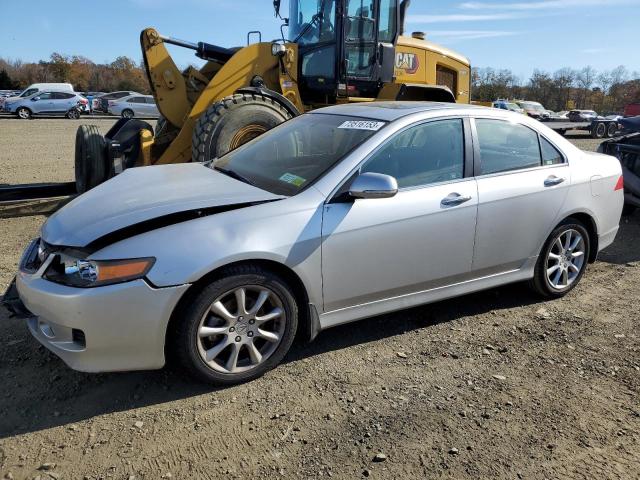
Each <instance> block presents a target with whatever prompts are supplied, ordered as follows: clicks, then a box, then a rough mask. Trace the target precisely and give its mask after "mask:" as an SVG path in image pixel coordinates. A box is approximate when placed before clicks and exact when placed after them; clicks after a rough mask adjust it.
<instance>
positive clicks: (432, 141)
mask: <svg viewBox="0 0 640 480" xmlns="http://www.w3.org/2000/svg"><path fill="white" fill-rule="evenodd" d="M361 172H375V173H383V174H385V175H391V176H392V177H394V178H395V179H396V180H398V186H399V187H400V188H407V187H416V186H421V185H429V184H432V183H439V182H446V181H451V180H456V179H459V178H463V176H464V130H463V126H462V120H460V119H454V120H438V121H434V122H429V123H425V124H422V125H417V126H415V127H411V128H408V129H407V130H404V131H403V132H400V133H399V134H397V135H396V136H394V137H393V138H392V139H390V140H389V141H388V142H387V144H386V145H384V146H383V147H382V149H381V150H379V151H378V152H376V153H375V154H374V155H373V157H372V158H370V159H369V160H368V161H367V163H366V164H365V165H364V166H363V167H362V169H361Z"/></svg>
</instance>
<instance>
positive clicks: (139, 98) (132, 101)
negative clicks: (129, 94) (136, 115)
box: [129, 97, 145, 103]
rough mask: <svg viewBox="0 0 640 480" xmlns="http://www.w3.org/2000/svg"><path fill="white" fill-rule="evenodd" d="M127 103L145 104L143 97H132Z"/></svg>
mask: <svg viewBox="0 0 640 480" xmlns="http://www.w3.org/2000/svg"><path fill="white" fill-rule="evenodd" d="M129 103H145V100H144V98H143V97H133V98H130V99H129Z"/></svg>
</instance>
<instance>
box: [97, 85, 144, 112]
mask: <svg viewBox="0 0 640 480" xmlns="http://www.w3.org/2000/svg"><path fill="white" fill-rule="evenodd" d="M131 95H140V94H139V93H138V92H131V91H128V90H127V91H120V92H111V93H105V94H104V95H102V96H100V97H98V98H94V99H93V111H94V112H103V113H107V112H108V111H109V100H118V99H120V98H124V97H129V96H131Z"/></svg>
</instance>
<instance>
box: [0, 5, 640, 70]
mask: <svg viewBox="0 0 640 480" xmlns="http://www.w3.org/2000/svg"><path fill="white" fill-rule="evenodd" d="M28 3H29V8H28V11H27V13H21V12H25V4H24V1H23V0H0V6H2V11H3V12H12V13H11V17H10V18H11V19H12V20H11V21H6V20H5V21H3V22H2V27H1V28H0V56H1V57H9V58H14V59H15V58H20V59H23V60H26V61H35V60H39V59H43V58H48V57H49V55H50V54H51V53H52V52H54V51H57V52H60V53H64V54H70V55H71V54H78V55H84V56H86V57H88V58H90V59H91V60H93V61H95V62H106V61H111V60H113V59H114V58H115V57H116V56H118V55H127V56H130V57H132V58H134V59H135V60H140V58H141V54H140V47H139V43H138V42H139V32H140V31H141V30H142V29H143V28H145V27H147V26H153V27H156V28H157V29H158V30H159V31H160V32H161V33H162V34H164V35H169V36H173V37H176V38H181V39H185V40H193V41H207V42H209V43H214V44H218V45H222V46H238V45H244V44H245V43H246V32H247V31H249V30H261V31H262V32H263V35H264V38H265V39H268V40H270V39H273V38H276V37H278V36H279V27H280V22H279V21H278V20H276V19H275V18H274V16H273V9H272V6H271V3H272V2H271V0H110V1H105V0H103V1H96V0H65V1H64V2H61V1H58V2H52V1H51V0H32V1H30V2H28ZM287 8H288V0H283V11H284V12H286V10H287ZM19 19H22V20H24V21H22V20H19ZM25 22H26V23H25ZM639 25H640V0H532V1H517V0H511V1H510V0H506V1H499V0H486V1H485V0H478V1H466V0H440V1H435V0H413V1H412V5H411V8H410V10H409V17H408V30H409V31H414V30H420V31H424V32H426V33H427V36H428V38H430V39H431V40H433V41H436V42H438V43H441V44H443V45H445V46H448V47H450V48H453V49H454V50H457V51H459V52H460V53H463V54H464V55H466V56H468V57H469V58H470V59H471V62H472V64H473V65H474V66H479V67H483V66H492V67H496V68H510V69H511V70H512V71H513V72H514V73H516V74H517V75H519V76H522V77H523V78H525V77H527V76H528V75H529V74H530V73H531V72H532V71H533V69H534V68H541V69H545V70H555V69H558V68H561V67H564V66H569V67H573V68H579V67H583V66H586V65H591V66H593V67H594V68H596V69H598V70H603V69H611V68H614V67H616V66H618V65H621V64H623V65H625V66H626V67H627V68H628V69H629V70H630V71H634V70H635V71H639V70H640V52H639V51H638V44H639V43H640V38H639V34H638V32H639V31H640V27H639ZM172 53H173V54H174V56H175V58H176V61H177V63H178V64H179V65H180V66H185V65H187V64H189V63H193V64H195V65H198V64H199V61H198V59H196V58H195V57H193V56H192V53H191V52H189V51H187V50H182V49H176V48H172Z"/></svg>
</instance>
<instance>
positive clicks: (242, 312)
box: [170, 266, 298, 385]
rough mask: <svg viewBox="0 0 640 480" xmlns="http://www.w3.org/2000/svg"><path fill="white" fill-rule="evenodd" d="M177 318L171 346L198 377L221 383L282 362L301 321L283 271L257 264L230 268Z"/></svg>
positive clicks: (249, 377)
mask: <svg viewBox="0 0 640 480" xmlns="http://www.w3.org/2000/svg"><path fill="white" fill-rule="evenodd" d="M224 275H225V276H224V277H223V278H221V279H219V280H216V281H214V282H213V283H211V284H209V285H208V286H207V287H205V288H204V289H203V290H202V291H201V292H200V293H199V294H198V295H197V296H196V297H195V298H194V299H193V301H192V302H190V304H189V306H188V307H187V309H186V312H185V315H184V316H183V317H182V318H181V319H178V320H177V323H176V324H175V326H174V329H173V332H172V333H170V336H171V337H173V339H172V342H173V350H174V353H175V355H176V357H177V359H178V360H179V361H180V363H181V364H182V365H183V366H184V367H185V368H186V369H187V370H188V371H190V372H191V373H192V374H193V375H195V376H196V377H198V378H199V379H201V380H203V381H205V382H208V383H212V384H217V385H232V384H236V383H241V382H246V381H248V380H253V379H254V378H257V377H259V376H261V375H263V374H264V373H266V372H267V371H269V370H271V369H272V368H274V367H275V366H276V365H278V364H279V363H280V362H281V361H282V359H283V358H284V356H285V355H286V354H287V352H288V351H289V348H290V347H291V344H292V343H293V339H294V337H295V333H296V329H297V326H298V307H297V304H296V301H295V298H294V296H293V294H292V292H291V289H290V288H289V286H288V285H287V284H286V282H285V281H284V280H282V279H281V278H280V277H279V276H277V275H275V274H273V273H271V272H269V271H268V270H264V269H262V268H259V267H254V266H240V267H233V268H229V269H228V270H227V271H226V272H224Z"/></svg>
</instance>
